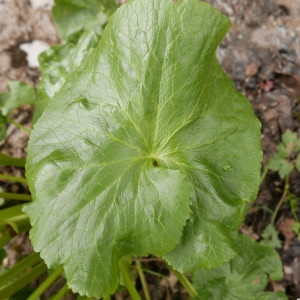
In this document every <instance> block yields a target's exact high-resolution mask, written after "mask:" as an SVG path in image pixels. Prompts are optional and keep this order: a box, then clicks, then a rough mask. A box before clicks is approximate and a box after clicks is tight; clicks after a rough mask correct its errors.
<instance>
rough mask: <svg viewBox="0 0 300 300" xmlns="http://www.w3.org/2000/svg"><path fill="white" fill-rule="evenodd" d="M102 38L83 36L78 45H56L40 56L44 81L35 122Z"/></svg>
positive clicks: (92, 35) (91, 33)
mask: <svg viewBox="0 0 300 300" xmlns="http://www.w3.org/2000/svg"><path fill="white" fill-rule="evenodd" d="M100 38H101V36H99V35H98V34H96V33H95V32H93V31H92V32H89V33H85V34H83V35H82V36H81V37H80V39H79V41H78V43H77V44H76V45H73V44H62V45H54V46H52V47H51V48H49V49H47V50H46V51H44V52H42V53H41V54H40V56H39V63H40V68H41V72H42V80H41V81H40V83H39V85H38V90H37V93H38V96H37V103H36V109H35V112H34V117H33V122H34V123H35V122H36V120H37V119H38V118H39V117H40V116H41V114H42V112H43V111H44V108H45V107H46V105H47V103H48V102H49V100H50V99H52V98H53V97H54V95H55V94H56V93H57V92H58V91H59V90H60V89H61V87H62V86H63V84H64V83H65V81H66V78H67V77H68V76H69V74H70V73H72V72H73V71H74V70H75V69H76V68H77V67H79V66H80V65H81V63H82V61H83V59H84V58H85V56H86V55H87V53H88V52H89V51H91V50H92V49H93V48H94V47H95V46H96V45H97V44H98V42H99V40H100Z"/></svg>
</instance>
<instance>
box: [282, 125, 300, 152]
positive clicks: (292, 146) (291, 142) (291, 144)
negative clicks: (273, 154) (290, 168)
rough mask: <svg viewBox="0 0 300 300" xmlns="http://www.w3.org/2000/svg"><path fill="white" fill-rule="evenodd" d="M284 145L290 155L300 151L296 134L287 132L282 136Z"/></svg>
mask: <svg viewBox="0 0 300 300" xmlns="http://www.w3.org/2000/svg"><path fill="white" fill-rule="evenodd" d="M282 143H283V145H284V146H285V148H286V149H287V151H288V152H289V153H290V154H291V153H292V152H295V151H299V150H298V148H299V139H298V136H297V133H295V132H292V131H290V130H287V131H286V132H285V133H284V134H283V135H282Z"/></svg>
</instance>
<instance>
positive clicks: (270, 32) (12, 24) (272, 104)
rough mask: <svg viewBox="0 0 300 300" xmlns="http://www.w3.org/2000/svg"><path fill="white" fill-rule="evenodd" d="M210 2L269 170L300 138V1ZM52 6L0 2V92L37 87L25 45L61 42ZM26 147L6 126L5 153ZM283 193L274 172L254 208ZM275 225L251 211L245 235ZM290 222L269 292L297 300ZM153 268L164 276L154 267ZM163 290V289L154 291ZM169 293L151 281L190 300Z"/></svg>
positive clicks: (281, 217)
mask: <svg viewBox="0 0 300 300" xmlns="http://www.w3.org/2000/svg"><path fill="white" fill-rule="evenodd" d="M207 2H209V3H211V4H212V5H213V6H215V7H216V8H218V9H219V10H221V11H222V12H223V13H224V14H225V15H227V16H228V17H229V18H230V19H231V22H232V28H231V30H230V32H229V33H228V34H227V36H226V37H225V39H224V40H223V42H222V43H221V45H220V47H219V49H218V51H217V56H218V59H219V61H220V63H221V64H222V66H223V68H224V69H225V71H226V72H227V74H228V75H229V76H230V77H231V78H232V79H233V81H234V83H235V85H236V88H237V89H238V90H239V91H240V92H241V93H243V94H245V95H246V96H247V97H248V99H249V101H250V102H251V103H252V105H253V109H254V111H255V113H256V115H257V117H258V118H259V119H260V121H261V123H262V147H263V151H264V159H263V166H265V164H266V162H267V161H268V159H269V158H270V157H272V155H273V154H274V153H275V152H276V146H277V145H278V144H279V143H280V141H281V136H282V134H283V133H284V132H285V131H286V130H288V129H290V130H292V131H294V132H297V133H298V136H300V123H299V120H300V18H299V16H300V0H264V1H262V0H243V1H238V0H209V1H207ZM49 4H51V2H49V1H44V0H37V1H33V0H32V1H29V0H28V1H26V0H6V1H5V0H0V92H5V91H7V83H8V81H9V80H20V81H23V82H26V83H29V84H32V85H34V86H36V84H37V83H38V81H39V77H40V72H39V69H38V68H36V67H31V66H29V65H28V61H27V54H26V52H24V51H23V50H21V49H20V45H22V44H24V43H31V42H33V41H35V40H39V41H43V42H45V43H47V44H49V45H53V44H55V43H59V42H60V39H59V37H58V35H57V31H56V28H55V25H54V23H53V21H52V19H51V14H50V11H49ZM31 115H32V108H31V107H29V106H24V107H23V108H22V109H20V110H18V111H16V112H15V113H14V114H13V116H12V117H13V118H14V119H15V120H17V121H18V122H21V123H22V124H24V125H25V126H28V125H29V124H30V118H31ZM27 140H28V135H26V134H25V133H23V132H22V131H20V130H18V129H17V128H15V127H14V125H8V136H7V139H6V140H5V141H4V142H2V143H1V144H0V147H1V151H3V152H5V153H7V154H10V155H13V156H15V157H24V156H25V155H26V145H27ZM3 172H6V173H14V174H15V175H21V174H20V173H21V171H19V170H15V169H11V168H6V169H4V170H3ZM1 186H2V187H3V189H5V190H8V191H14V192H18V191H21V190H22V189H24V188H25V187H24V186H21V185H12V184H8V183H6V182H2V183H1ZM290 186H291V191H292V193H294V194H295V195H297V196H299V197H300V174H299V172H296V171H294V172H293V173H292V175H291V181H290ZM282 192H283V182H282V180H281V179H280V178H279V176H278V175H277V174H276V173H275V172H269V173H268V175H267V177H266V178H265V180H264V182H263V183H262V186H261V189H260V192H259V195H258V197H257V200H256V201H255V203H254V205H266V206H268V207H270V208H271V209H274V208H275V206H276V204H277V203H278V201H279V199H280V197H281V195H282ZM298 217H300V214H299V211H298ZM270 220H271V215H270V214H269V213H268V212H267V211H265V210H249V213H248V214H247V216H246V219H245V223H244V224H243V226H242V227H241V231H243V232H244V233H246V234H248V235H250V236H251V237H252V238H254V239H256V240H259V239H260V236H261V232H262V230H263V229H264V228H265V227H266V226H267V224H269V222H270ZM292 223H293V217H292V214H291V211H290V208H289V206H288V205H287V204H284V205H283V206H282V208H281V209H280V211H279V214H278V217H277V219H276V226H277V228H278V230H279V231H280V239H281V241H282V248H280V249H277V250H278V253H279V254H280V257H281V259H282V262H283V266H284V273H285V277H284V279H283V280H282V281H281V282H280V283H276V284H275V283H270V286H269V289H270V290H283V291H285V292H286V293H287V295H288V296H289V298H290V299H296V298H297V297H300V242H299V240H298V239H297V238H296V237H295V235H294V234H293V232H292V230H291V224H292ZM16 243H17V244H18V245H19V248H18V249H19V250H18V251H19V254H20V253H21V254H23V255H24V254H26V253H28V252H30V251H31V246H30V244H29V243H28V240H27V239H26V236H24V235H23V236H21V237H19V238H18V239H16ZM15 257H16V254H15V253H14V254H11V256H10V257H8V258H7V259H6V260H5V263H6V264H7V265H11V264H13V263H14V260H15ZM151 264H152V265H151ZM149 267H152V268H154V269H155V268H156V269H158V271H159V272H162V273H164V272H165V270H163V269H160V268H161V267H160V264H159V262H157V261H155V260H154V261H153V262H152V263H150V265H149ZM150 282H151V278H150ZM173 283H174V282H173ZM157 284H158V286H159V287H158V288H157V287H155V286H156V285H157ZM166 286H168V288H167V289H168V290H170V282H168V284H162V281H160V282H159V283H157V282H155V281H153V287H152V288H151V292H152V293H153V299H183V298H185V296H184V295H183V294H182V291H180V290H177V291H176V292H175V290H176V289H175V290H174V289H173V294H172V291H171V294H170V293H169V294H168V293H166V292H161V290H163V289H164V288H165V289H166ZM173 286H175V284H173ZM155 293H157V294H155ZM159 293H160V294H161V295H162V296H159V295H160V294H159ZM175 294H176V296H175ZM154 295H156V296H154ZM120 297H121V296H120ZM120 299H123V298H120Z"/></svg>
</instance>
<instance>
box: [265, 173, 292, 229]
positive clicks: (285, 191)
mask: <svg viewBox="0 0 300 300" xmlns="http://www.w3.org/2000/svg"><path fill="white" fill-rule="evenodd" d="M289 190H290V185H289V176H286V177H285V183H284V191H283V194H282V195H281V198H280V200H279V202H278V203H277V205H276V207H275V210H274V213H273V216H272V219H271V223H270V224H271V225H274V223H275V220H276V217H277V214H278V211H279V209H280V207H281V205H282V203H283V202H284V200H285V199H286V196H287V195H288V193H289Z"/></svg>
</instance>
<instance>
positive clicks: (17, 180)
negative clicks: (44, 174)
mask: <svg viewBox="0 0 300 300" xmlns="http://www.w3.org/2000/svg"><path fill="white" fill-rule="evenodd" d="M0 179H4V180H10V181H16V182H22V183H27V179H26V178H22V177H16V176H11V175H5V174H0Z"/></svg>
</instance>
